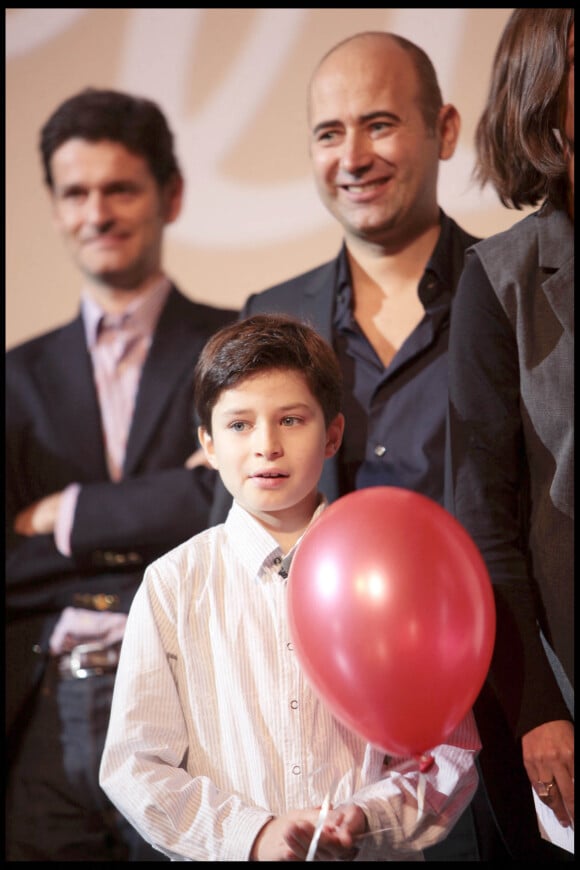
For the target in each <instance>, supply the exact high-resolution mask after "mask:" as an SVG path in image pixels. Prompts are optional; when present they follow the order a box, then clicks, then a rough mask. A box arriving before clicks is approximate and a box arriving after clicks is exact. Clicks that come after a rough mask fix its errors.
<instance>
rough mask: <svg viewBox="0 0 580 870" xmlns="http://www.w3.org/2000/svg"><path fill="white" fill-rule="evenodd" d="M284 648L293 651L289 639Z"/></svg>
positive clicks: (292, 645)
mask: <svg viewBox="0 0 580 870" xmlns="http://www.w3.org/2000/svg"><path fill="white" fill-rule="evenodd" d="M286 649H288V650H290V652H293V651H294V644H293V643H292V641H291V640H289V641H288V643H287V644H286Z"/></svg>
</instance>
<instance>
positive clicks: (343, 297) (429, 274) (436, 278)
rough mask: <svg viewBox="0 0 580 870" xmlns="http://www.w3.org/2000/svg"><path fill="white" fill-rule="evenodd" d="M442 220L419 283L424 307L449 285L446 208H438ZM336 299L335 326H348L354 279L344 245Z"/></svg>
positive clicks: (448, 221) (449, 238) (448, 234)
mask: <svg viewBox="0 0 580 870" xmlns="http://www.w3.org/2000/svg"><path fill="white" fill-rule="evenodd" d="M439 218H440V226H441V232H440V233H439V238H438V239H437V244H436V245H435V248H434V250H433V253H432V254H431V256H430V257H429V260H428V261H427V265H426V266H425V272H424V274H423V276H422V277H421V281H420V282H419V295H420V297H421V301H422V302H423V304H424V305H425V306H427V305H429V304H431V303H433V302H435V301H436V300H437V297H438V296H439V293H440V291H441V288H442V287H447V286H448V285H449V283H450V278H449V272H450V262H449V251H450V250H451V248H452V245H451V233H452V221H451V219H450V218H449V217H448V216H447V215H446V214H445V212H444V211H443V209H441V208H440V209H439ZM336 286H337V300H336V312H335V323H336V324H342V325H344V324H346V323H348V322H349V318H350V317H351V312H352V302H353V300H352V280H351V275H350V266H349V263H348V256H347V253H346V245H345V243H344V242H343V243H342V247H341V249H340V252H339V254H338V269H337V283H336Z"/></svg>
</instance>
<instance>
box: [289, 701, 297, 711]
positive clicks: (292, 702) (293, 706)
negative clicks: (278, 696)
mask: <svg viewBox="0 0 580 870" xmlns="http://www.w3.org/2000/svg"><path fill="white" fill-rule="evenodd" d="M290 706H291V707H292V709H293V710H297V709H298V701H290Z"/></svg>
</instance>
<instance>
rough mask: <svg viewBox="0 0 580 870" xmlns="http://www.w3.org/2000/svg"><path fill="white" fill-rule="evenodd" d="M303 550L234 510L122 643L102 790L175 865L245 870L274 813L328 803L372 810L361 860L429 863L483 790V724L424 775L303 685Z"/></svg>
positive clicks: (440, 754) (147, 597)
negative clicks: (292, 626)
mask: <svg viewBox="0 0 580 870" xmlns="http://www.w3.org/2000/svg"><path fill="white" fill-rule="evenodd" d="M322 509H324V505H322V506H321V507H320V508H319V510H322ZM294 549H295V548H294ZM291 556H292V551H291V552H290V553H289V554H288V555H287V556H286V557H285V558H284V554H283V553H282V551H281V549H280V548H279V547H278V544H277V543H276V541H275V540H274V539H273V538H272V537H271V536H270V534H269V533H268V532H267V531H266V530H265V529H264V528H263V527H262V526H261V525H260V524H259V523H258V522H257V521H256V520H255V519H254V518H253V517H251V516H250V515H249V514H248V513H247V512H246V511H244V510H243V509H242V508H241V507H240V506H239V505H237V504H236V503H234V505H233V507H232V509H231V511H230V513H229V515H228V518H227V520H226V522H225V523H224V524H222V525H219V526H214V527H213V528H210V529H207V530H205V531H204V532H202V533H200V534H199V535H197V536H195V537H193V538H191V539H190V540H189V541H186V542H185V543H184V544H182V545H180V546H178V547H176V548H175V549H173V550H172V551H171V552H169V553H167V554H166V555H164V556H162V557H161V558H159V559H157V560H156V561H155V562H153V563H152V564H151V565H150V566H149V567H148V569H147V571H146V573H145V577H144V580H143V583H142V584H141V586H140V588H139V590H138V592H137V594H136V596H135V598H134V601H133V604H132V606H131V610H130V613H129V618H128V622H127V628H126V633H125V637H124V640H123V646H122V650H121V660H120V664H119V669H118V672H117V677H116V682H115V690H114V697H113V704H112V710H111V718H110V724H109V730H108V735H107V741H106V745H105V750H104V754H103V757H102V763H101V771H100V783H101V786H102V787H103V789H104V790H105V792H106V793H107V795H108V796H109V798H110V799H111V800H112V801H113V803H114V804H116V806H117V807H118V809H119V810H120V811H121V812H122V813H123V814H124V815H125V816H126V818H127V819H128V820H129V821H130V823H131V824H132V825H133V826H134V827H135V828H136V829H137V830H138V831H139V833H140V834H141V835H142V836H143V837H144V838H145V839H146V840H147V841H148V842H150V843H151V844H152V845H153V846H155V847H156V848H157V849H159V850H160V851H162V852H164V853H165V854H166V855H168V856H169V857H171V858H173V859H177V860H195V861H247V860H248V859H249V856H250V852H251V848H252V844H253V842H254V840H255V838H256V836H257V835H258V833H259V831H260V829H261V828H262V827H263V826H264V824H265V823H266V822H267V821H268V819H270V818H271V817H273V816H276V815H279V814H284V813H286V812H288V811H290V810H293V809H300V808H313V807H316V806H321V805H322V803H323V801H324V799H325V797H327V796H328V797H329V798H330V800H331V802H332V804H333V805H334V806H338V805H339V804H341V803H346V802H348V803H350V802H354V803H356V804H358V805H359V806H360V807H361V808H362V809H363V811H364V813H365V815H366V817H367V820H368V826H369V831H370V833H369V835H367V836H365V837H364V838H363V839H361V841H360V843H361V850H360V852H359V855H358V857H357V859H356V860H365V861H368V860H382V861H384V860H419V861H420V860H424V859H423V855H422V852H421V850H422V849H423V848H425V847H427V846H429V845H432V844H433V843H434V842H437V841H438V840H440V839H442V838H443V837H444V836H445V835H446V833H447V832H448V831H449V830H450V829H451V827H452V826H453V824H454V823H455V821H457V819H458V818H459V816H460V815H461V812H462V811H463V810H464V809H465V807H466V805H467V804H468V802H469V800H470V799H471V797H472V796H473V793H474V791H475V788H476V784H477V773H476V769H475V766H474V758H475V756H476V754H477V752H478V750H479V748H480V743H479V738H478V734H477V729H476V726H475V724H474V720H473V717H472V715H471V713H470V714H469V715H468V716H467V717H466V718H465V720H464V721H463V722H462V723H461V724H460V725H459V726H458V728H457V729H456V731H455V732H454V733H453V734H452V736H451V737H450V739H449V742H448V743H447V744H445V745H442V746H439V747H437V748H435V749H434V750H433V751H432V754H433V757H434V760H435V763H434V764H433V765H432V767H431V768H430V769H429V770H428V772H427V773H424V774H421V773H419V771H418V768H417V765H416V764H410V763H409V762H410V760H409V759H392V758H391V759H390V760H389V764H388V766H385V764H384V761H385V754H384V752H382V751H379V750H378V749H376V748H373V747H371V746H370V745H368V744H367V743H366V742H365V741H364V740H363V739H362V738H361V737H359V736H358V735H356V734H355V733H354V732H352V731H350V730H348V729H347V728H346V727H345V726H343V725H342V724H341V723H339V722H338V721H337V720H336V719H335V718H334V717H333V716H332V714H331V713H330V712H329V710H328V709H327V708H326V707H325V705H324V703H323V702H322V700H321V699H320V698H319V697H317V695H316V694H315V693H314V692H313V691H312V689H311V688H310V687H309V686H308V684H307V683H306V682H305V680H304V678H303V675H302V671H301V668H300V666H299V663H298V661H297V659H296V656H295V653H294V651H293V646H292V641H291V638H290V636H289V631H288V621H287V609H286V590H287V582H288V581H287V579H286V578H287V567H288V562H289V560H290V559H291ZM322 631H323V625H322V624H321V632H322ZM422 788H424V789H425V793H424V799H423V798H421V797H420V796H419V792H420V789H422ZM418 802H421V805H422V817H421V818H420V819H419V813H418Z"/></svg>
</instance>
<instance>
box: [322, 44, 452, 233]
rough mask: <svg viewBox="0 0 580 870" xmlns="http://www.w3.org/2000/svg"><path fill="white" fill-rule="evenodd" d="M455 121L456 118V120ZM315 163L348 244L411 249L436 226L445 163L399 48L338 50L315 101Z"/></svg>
mask: <svg viewBox="0 0 580 870" xmlns="http://www.w3.org/2000/svg"><path fill="white" fill-rule="evenodd" d="M455 115H456V113H455ZM309 126H310V155H311V159H312V167H313V171H314V178H315V181H316V185H317V188H318V192H319V194H320V197H321V199H322V202H323V203H324V205H325V206H326V207H327V208H328V210H329V211H330V213H331V214H332V215H334V217H335V218H336V219H337V220H338V221H339V222H340V223H341V224H342V226H343V228H344V230H345V233H346V235H347V238H348V237H357V238H359V239H363V240H367V241H369V242H371V243H374V242H377V243H383V242H385V241H387V240H389V241H390V240H392V242H393V243H394V244H400V243H404V242H405V240H406V238H407V236H413V235H414V234H416V232H417V229H416V228H417V226H418V225H419V224H420V225H423V224H424V222H425V221H426V220H429V221H432V220H437V217H438V205H437V177H438V169H439V160H440V159H445V158H446V157H447V156H451V154H452V153H453V150H454V147H455V139H454V140H453V142H452V143H451V140H449V143H447V145H449V147H447V146H445V147H447V150H445V147H443V148H442V142H441V136H440V134H439V130H438V131H436V132H433V131H431V130H428V129H427V127H426V125H425V121H424V118H423V115H422V112H421V108H420V104H419V81H418V76H417V72H416V70H415V67H414V65H413V62H412V60H411V58H410V56H409V55H408V54H407V53H406V52H405V51H404V50H403V49H402V48H401V47H400V46H399V45H398V44H397V43H396V42H394V41H392V40H389V39H384V38H377V37H368V36H367V37H361V38H357V39H355V40H354V41H351V42H349V43H347V44H346V45H343V46H341V47H340V48H338V49H336V50H335V51H334V52H333V53H332V54H331V55H330V56H329V57H327V58H326V59H325V60H324V61H323V62H322V64H321V65H320V67H319V68H318V70H317V71H316V73H315V75H314V77H313V80H312V83H311V88H310V94H309Z"/></svg>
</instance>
